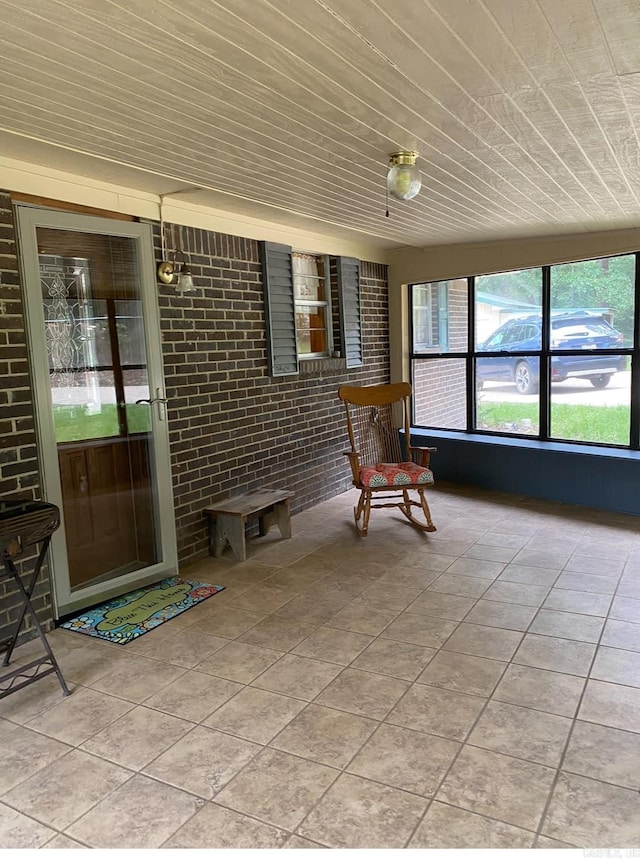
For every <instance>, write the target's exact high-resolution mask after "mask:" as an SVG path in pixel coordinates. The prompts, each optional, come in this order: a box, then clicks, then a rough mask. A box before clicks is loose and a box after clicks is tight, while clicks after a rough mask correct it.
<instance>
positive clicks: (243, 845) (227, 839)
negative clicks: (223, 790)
mask: <svg viewBox="0 0 640 859" xmlns="http://www.w3.org/2000/svg"><path fill="white" fill-rule="evenodd" d="M287 838H289V833H288V832H287V831H285V830H284V829H277V828H276V827H275V826H269V825H268V824H266V823H260V822H259V821H258V820H252V819H251V818H250V817H247V816H246V815H244V814H238V813H237V812H236V811H231V810H230V809H228V808H222V807H221V806H219V805H216V804H215V803H208V804H207V805H205V807H204V808H202V809H200V811H199V812H198V813H197V814H195V815H194V816H193V817H192V818H191V819H190V820H189V821H188V822H187V823H186V824H185V825H184V826H183V827H182V828H181V829H179V830H178V831H177V832H176V833H175V834H174V835H172V836H171V838H169V840H168V841H166V842H165V844H164V845H163V846H164V847H165V848H173V849H177V850H190V849H196V850H198V849H200V850H203V849H206V850H257V849H267V850H275V849H277V848H279V847H283V846H284V844H285V842H286V840H287Z"/></svg>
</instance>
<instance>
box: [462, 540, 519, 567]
mask: <svg viewBox="0 0 640 859" xmlns="http://www.w3.org/2000/svg"><path fill="white" fill-rule="evenodd" d="M517 552H518V550H517V549H509V548H507V547H505V546H487V545H485V544H484V543H476V544H475V545H473V546H471V548H469V549H466V550H465V552H464V555H463V557H465V558H477V559H478V560H480V561H495V562H497V563H500V564H508V563H509V561H510V560H511V559H512V558H513V556H514V555H515V554H517Z"/></svg>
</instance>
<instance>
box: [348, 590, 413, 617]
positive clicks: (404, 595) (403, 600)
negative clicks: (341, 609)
mask: <svg viewBox="0 0 640 859" xmlns="http://www.w3.org/2000/svg"><path fill="white" fill-rule="evenodd" d="M421 593H422V588H411V587H401V586H395V585H385V586H384V587H383V588H380V587H375V588H368V589H367V590H366V591H363V592H362V594H361V595H360V599H361V600H363V601H364V602H367V603H373V604H374V605H379V606H383V607H384V608H387V609H391V610H392V611H398V612H400V611H403V610H404V609H405V608H406V607H407V606H408V605H409V604H410V603H412V602H413V601H414V599H415V598H416V597H417V596H419V595H420V594H421Z"/></svg>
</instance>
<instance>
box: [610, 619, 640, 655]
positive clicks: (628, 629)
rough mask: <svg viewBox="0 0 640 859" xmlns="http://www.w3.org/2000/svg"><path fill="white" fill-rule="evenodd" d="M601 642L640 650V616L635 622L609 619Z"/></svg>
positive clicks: (611, 645)
mask: <svg viewBox="0 0 640 859" xmlns="http://www.w3.org/2000/svg"><path fill="white" fill-rule="evenodd" d="M601 643H602V644H606V645H607V646H609V647H620V648H622V649H623V650H635V651H640V616H639V617H638V620H637V622H634V623H627V622H626V621H623V620H608V621H607V623H606V625H605V628H604V634H603V636H602V642H601Z"/></svg>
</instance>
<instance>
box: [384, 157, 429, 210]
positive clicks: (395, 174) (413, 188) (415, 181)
mask: <svg viewBox="0 0 640 859" xmlns="http://www.w3.org/2000/svg"><path fill="white" fill-rule="evenodd" d="M417 157H418V153H417V152H413V151H412V150H408V149H401V150H400V151H399V152H392V153H391V155H390V156H389V172H388V173H387V191H388V193H389V194H391V196H392V197H395V198H396V200H413V198H414V197H415V196H416V194H418V192H419V191H420V188H421V187H422V178H421V176H420V171H419V170H418V168H417V167H416V159H417ZM388 214H389V213H388V212H387V215H388Z"/></svg>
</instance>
